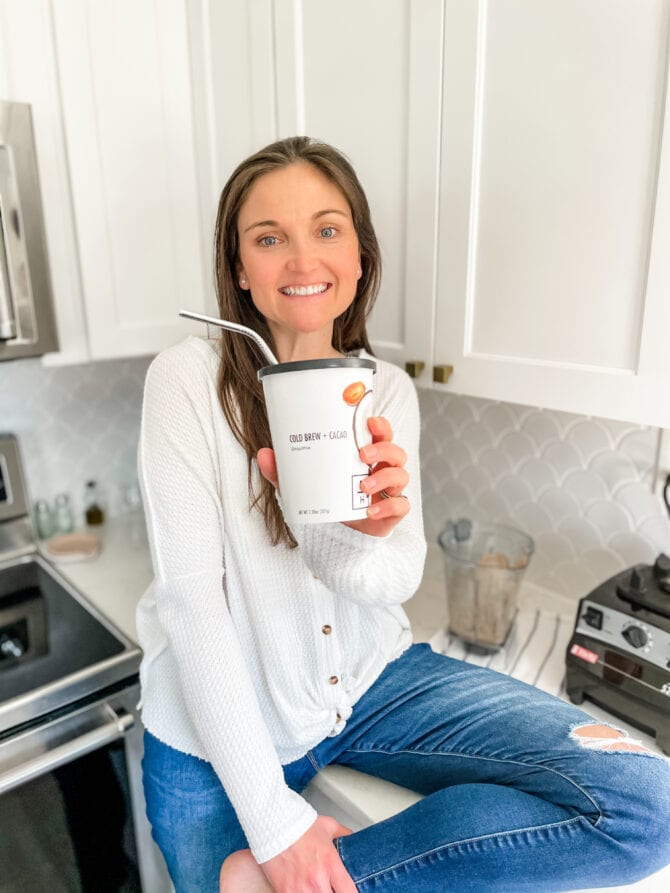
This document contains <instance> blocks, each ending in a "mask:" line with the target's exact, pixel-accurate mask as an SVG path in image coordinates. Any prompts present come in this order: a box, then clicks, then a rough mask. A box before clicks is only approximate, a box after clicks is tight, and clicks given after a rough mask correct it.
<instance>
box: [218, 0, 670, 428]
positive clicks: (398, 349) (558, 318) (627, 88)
mask: <svg viewBox="0 0 670 893" xmlns="http://www.w3.org/2000/svg"><path fill="white" fill-rule="evenodd" d="M200 5H201V6H202V5H204V7H206V8H209V9H210V10H216V12H214V13H213V14H214V15H215V16H216V15H218V16H219V17H220V19H221V26H220V37H221V38H223V35H224V31H225V28H224V27H223V20H224V19H225V18H226V17H228V19H229V21H230V16H231V14H232V10H233V9H234V10H235V15H236V16H237V17H238V18H240V21H242V20H243V22H244V27H243V31H242V32H241V33H243V35H244V40H241V41H240V45H239V47H238V49H237V51H236V52H237V56H236V57H235V63H234V64H235V70H237V71H238V72H239V73H240V81H241V82H242V83H247V84H248V88H247V93H246V98H247V99H248V101H249V102H250V103H251V106H252V107H253V108H254V109H255V111H254V113H253V116H252V118H249V115H248V114H247V115H246V117H245V115H244V114H242V115H241V116H240V119H241V121H242V122H243V126H242V128H241V129H242V132H243V133H244V134H245V135H246V136H247V137H251V136H252V130H253V139H249V141H248V145H249V150H251V149H253V148H255V147H256V146H259V145H261V144H262V143H263V142H268V141H270V140H271V139H275V138H278V137H281V136H286V135H288V134H291V133H308V134H310V135H313V136H316V137H320V138H323V139H325V140H327V141H329V142H332V143H334V144H335V145H336V146H339V147H340V148H342V149H343V150H344V151H345V152H346V153H347V154H348V155H349V157H350V158H351V159H352V161H353V163H354V166H355V167H356V169H357V171H358V172H359V174H360V176H361V179H362V181H363V184H364V186H365V188H366V191H367V193H368V196H369V198H370V203H371V206H372V211H373V217H374V220H375V224H376V227H377V230H378V234H379V236H380V241H381V242H382V246H383V254H384V269H385V278H384V285H383V288H382V293H381V295H380V299H379V304H378V306H377V308H376V310H375V311H374V313H373V316H372V319H371V324H370V332H371V335H372V339H373V344H374V347H375V349H376V351H377V353H378V354H379V355H380V356H383V357H386V358H389V359H392V360H394V361H396V362H398V363H401V364H403V363H404V362H405V361H407V360H411V359H415V360H420V361H423V362H424V364H425V370H424V372H423V374H422V375H421V376H420V378H419V379H418V382H419V383H420V384H422V385H427V386H435V387H438V388H443V389H445V390H449V391H456V392H459V393H465V394H471V395H475V396H480V397H486V398H489V399H497V400H506V401H512V402H518V403H526V404H531V405H537V406H543V407H547V408H553V409H560V410H567V411H572V412H578V413H585V414H590V415H598V416H604V417H611V418H621V419H627V420H631V421H637V422H641V423H649V424H655V425H668V424H669V423H670V400H668V398H667V394H668V393H669V392H670V363H669V362H668V361H667V360H666V353H667V350H666V343H667V340H668V334H669V333H670V296H669V293H670V268H669V264H670V252H668V251H667V248H665V246H667V245H668V244H670V206H669V205H670V169H669V168H670V160H669V159H670V137H669V136H668V135H667V132H668V128H670V114H665V106H666V102H667V100H666V83H667V77H668V55H667V46H668V30H669V24H668V20H669V13H670V3H669V2H668V0H646V2H645V3H643V4H640V3H635V2H632V0H593V2H590V3H588V4H585V3H583V2H581V0H496V2H494V3H493V2H487V0H453V2H449V3H447V2H445V0H415V2H412V0H378V2H377V0H371V2H368V3H365V4H360V3H358V2H354V0H342V2H341V3H340V4H338V7H337V10H334V9H333V8H332V7H329V6H327V5H323V4H317V3H295V2H290V0H274V2H272V0H251V2H250V3H248V4H242V6H243V7H244V11H243V12H242V11H241V10H240V4H237V3H232V4H224V5H223V8H222V7H221V6H220V5H217V4H213V3H211V2H210V3H206V2H204V0H203V3H202V4H200ZM226 7H227V9H226ZM210 16H211V13H210ZM212 45H213V44H212ZM234 53H235V51H234ZM230 64H231V62H230V60H229V61H228V65H230ZM259 85H260V87H259ZM215 92H218V95H219V99H218V107H219V108H220V109H221V110H222V113H223V110H224V108H225V105H224V96H226V95H227V94H230V93H231V90H230V87H228V86H227V85H226V83H225V82H224V81H219V84H218V85H217V87H216V88H215ZM215 105H216V104H215ZM259 113H261V117H260V118H259ZM245 121H246V122H247V123H246V127H245V125H244V122H245ZM262 121H265V122H266V127H265V129H263V127H262V125H261V126H259V122H262ZM664 122H665V124H664ZM252 124H253V125H254V126H253V127H252ZM664 128H665V131H666V136H665V139H664V132H663V131H664ZM241 154H243V153H241ZM226 166H227V165H226ZM664 249H665V250H664ZM438 364H449V365H451V366H453V367H454V371H453V374H452V376H451V379H450V381H449V383H448V384H446V385H442V384H437V385H433V383H432V377H433V367H435V366H436V365H438Z"/></svg>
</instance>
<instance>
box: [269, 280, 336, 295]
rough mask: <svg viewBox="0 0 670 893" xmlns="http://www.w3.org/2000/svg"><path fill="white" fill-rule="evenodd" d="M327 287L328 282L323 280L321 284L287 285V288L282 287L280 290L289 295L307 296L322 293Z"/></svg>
mask: <svg viewBox="0 0 670 893" xmlns="http://www.w3.org/2000/svg"><path fill="white" fill-rule="evenodd" d="M327 288H328V285H327V283H325V282H322V283H320V284H319V285H303V286H300V287H298V286H293V285H287V286H286V287H285V288H280V289H279V291H280V292H282V294H285V295H288V296H289V297H292V296H293V295H300V296H301V297H306V296H307V295H321V294H323V293H324V291H325V290H326V289H327Z"/></svg>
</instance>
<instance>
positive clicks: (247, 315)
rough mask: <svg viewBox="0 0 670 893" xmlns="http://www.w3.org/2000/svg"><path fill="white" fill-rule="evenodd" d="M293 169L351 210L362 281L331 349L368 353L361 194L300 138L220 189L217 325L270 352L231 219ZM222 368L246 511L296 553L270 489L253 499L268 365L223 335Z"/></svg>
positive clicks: (247, 345) (329, 153)
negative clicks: (266, 182)
mask: <svg viewBox="0 0 670 893" xmlns="http://www.w3.org/2000/svg"><path fill="white" fill-rule="evenodd" d="M298 162H302V163H307V164H311V165H312V166H313V167H315V168H316V169H317V170H318V171H320V172H321V173H322V174H323V175H324V176H326V177H327V178H328V179H329V180H331V181H332V182H333V183H334V184H335V185H336V186H337V187H338V188H339V189H340V191H341V192H342V194H343V196H344V197H345V198H346V200H347V201H348V203H349V207H350V208H351V214H352V218H353V223H354V228H355V230H356V234H357V236H358V242H359V246H360V258H361V269H362V275H361V277H360V279H359V280H358V286H357V289H356V295H355V298H354V300H353V302H352V303H351V304H350V306H349V307H348V308H347V310H346V311H345V312H344V313H342V314H341V316H339V317H338V318H337V319H336V320H335V322H334V326H333V346H334V347H335V348H336V349H337V350H339V351H340V352H341V353H348V352H349V351H353V350H358V349H360V348H364V349H365V350H366V351H368V352H369V353H371V352H372V351H371V348H370V343H369V341H368V336H367V332H366V330H365V323H366V320H367V317H368V315H369V313H370V311H371V309H372V305H373V303H374V301H375V298H376V297H377V292H378V291H379V285H380V281H381V254H380V251H379V245H378V242H377V237H376V236H375V231H374V229H373V226H372V220H371V218H370V208H369V206H368V201H367V199H366V197H365V193H364V192H363V188H362V186H361V184H360V182H359V180H358V177H357V176H356V173H355V171H354V169H353V167H352V166H351V164H350V163H349V161H348V160H347V159H346V158H345V157H344V155H342V153H341V152H339V151H338V150H337V149H335V148H333V147H332V146H329V145H327V144H326V143H321V142H318V141H317V140H313V139H310V138H309V137H306V136H295V137H291V138H289V139H285V140H280V141H279V142H276V143H272V144H271V145H269V146H266V147H265V148H264V149H261V150H260V151H259V152H256V153H255V154H254V155H251V156H250V157H249V158H247V159H246V160H245V161H243V162H242V163H241V164H239V165H238V167H237V168H236V169H235V170H234V171H233V173H232V175H231V176H230V179H229V180H228V182H227V183H226V185H225V186H224V188H223V192H222V193H221V198H220V200H219V210H218V214H217V218H216V231H215V264H216V266H215V276H216V292H217V298H218V303H219V313H220V315H221V317H222V318H223V319H229V320H232V321H233V322H238V323H242V324H243V325H245V326H250V327H251V328H252V329H255V330H256V331H257V332H259V333H260V334H261V335H262V336H263V338H264V339H265V340H266V341H267V343H268V344H269V345H270V346H271V347H272V348H273V350H275V344H274V339H273V338H272V334H271V333H270V329H269V327H268V325H267V322H266V320H265V317H264V316H263V315H262V314H261V313H259V311H258V310H257V309H256V307H255V305H254V303H253V301H252V300H251V298H250V296H249V294H248V292H246V291H243V290H242V289H241V288H240V286H239V283H238V276H237V270H238V264H239V240H238V233H237V218H238V216H239V213H240V208H241V207H242V205H243V203H244V201H245V199H246V197H247V195H248V194H249V190H250V189H251V187H252V185H253V184H254V182H255V181H256V180H257V179H258V178H259V177H262V176H263V175H264V174H269V173H271V172H272V171H275V170H277V169H278V168H282V167H286V166H287V165H289V164H296V163H298ZM220 346H221V364H220V366H219V376H218V392H219V400H220V402H221V407H222V408H223V412H224V415H225V417H226V419H227V421H228V424H229V425H230V427H231V430H232V432H233V434H234V435H235V437H236V438H237V440H238V441H239V443H240V444H241V445H242V446H243V447H244V450H245V452H246V454H247V467H248V481H249V503H250V508H254V507H256V506H257V507H258V509H259V510H260V511H261V512H262V513H263V516H264V518H265V525H266V527H267V529H268V532H269V534H270V538H271V541H272V544H273V545H277V544H278V543H280V542H283V543H285V544H286V545H287V546H290V547H294V546H296V545H297V544H296V541H295V539H294V537H293V535H292V533H291V531H290V530H289V528H288V526H287V525H286V522H285V521H284V518H283V515H282V513H281V509H280V507H279V505H278V503H277V500H276V499H275V494H274V487H273V486H272V484H271V483H270V482H269V481H267V480H266V479H265V478H264V477H263V476H262V475H259V478H260V480H259V489H258V492H254V485H253V470H254V463H255V460H256V454H257V452H258V450H259V449H261V447H267V446H270V444H271V439H270V427H269V424H268V417H267V413H266V411H265V401H264V400H263V388H262V385H261V383H260V382H259V381H258V378H257V376H256V372H257V370H258V369H259V368H260V367H261V366H264V365H266V361H265V360H264V359H263V356H262V354H261V353H260V351H259V349H258V348H257V347H256V345H255V344H254V343H253V342H252V341H250V340H249V339H247V338H238V337H231V336H230V335H228V334H227V333H225V332H222V334H221V345H220Z"/></svg>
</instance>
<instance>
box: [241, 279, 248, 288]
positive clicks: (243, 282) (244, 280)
mask: <svg viewBox="0 0 670 893" xmlns="http://www.w3.org/2000/svg"><path fill="white" fill-rule="evenodd" d="M246 287H247V280H246V279H240V288H246Z"/></svg>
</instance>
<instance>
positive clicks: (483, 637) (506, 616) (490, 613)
mask: <svg viewBox="0 0 670 893" xmlns="http://www.w3.org/2000/svg"><path fill="white" fill-rule="evenodd" d="M438 542H439V544H440V546H441V547H442V550H443V552H444V559H445V570H446V580H447V605H448V609H449V632H450V633H452V634H453V635H455V636H457V637H458V638H459V639H461V641H463V642H465V643H466V644H468V645H471V646H474V647H475V648H477V649H478V650H479V651H481V652H494V651H498V650H499V649H500V648H502V646H503V645H504V644H505V640H506V639H507V636H508V634H509V632H510V629H511V627H512V623H513V622H514V617H515V615H516V611H517V606H518V593H519V584H520V582H521V578H522V577H523V572H524V570H525V569H526V567H527V566H528V562H529V561H530V558H531V555H532V554H533V549H534V543H533V540H532V539H531V538H530V537H529V536H528V535H527V534H525V533H523V532H522V531H521V530H516V529H515V528H513V527H506V526H504V525H502V524H483V523H478V522H477V521H471V520H469V519H467V518H461V519H460V520H458V521H449V522H447V526H446V527H445V529H444V530H443V531H442V533H441V534H440V536H439V537H438Z"/></svg>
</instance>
